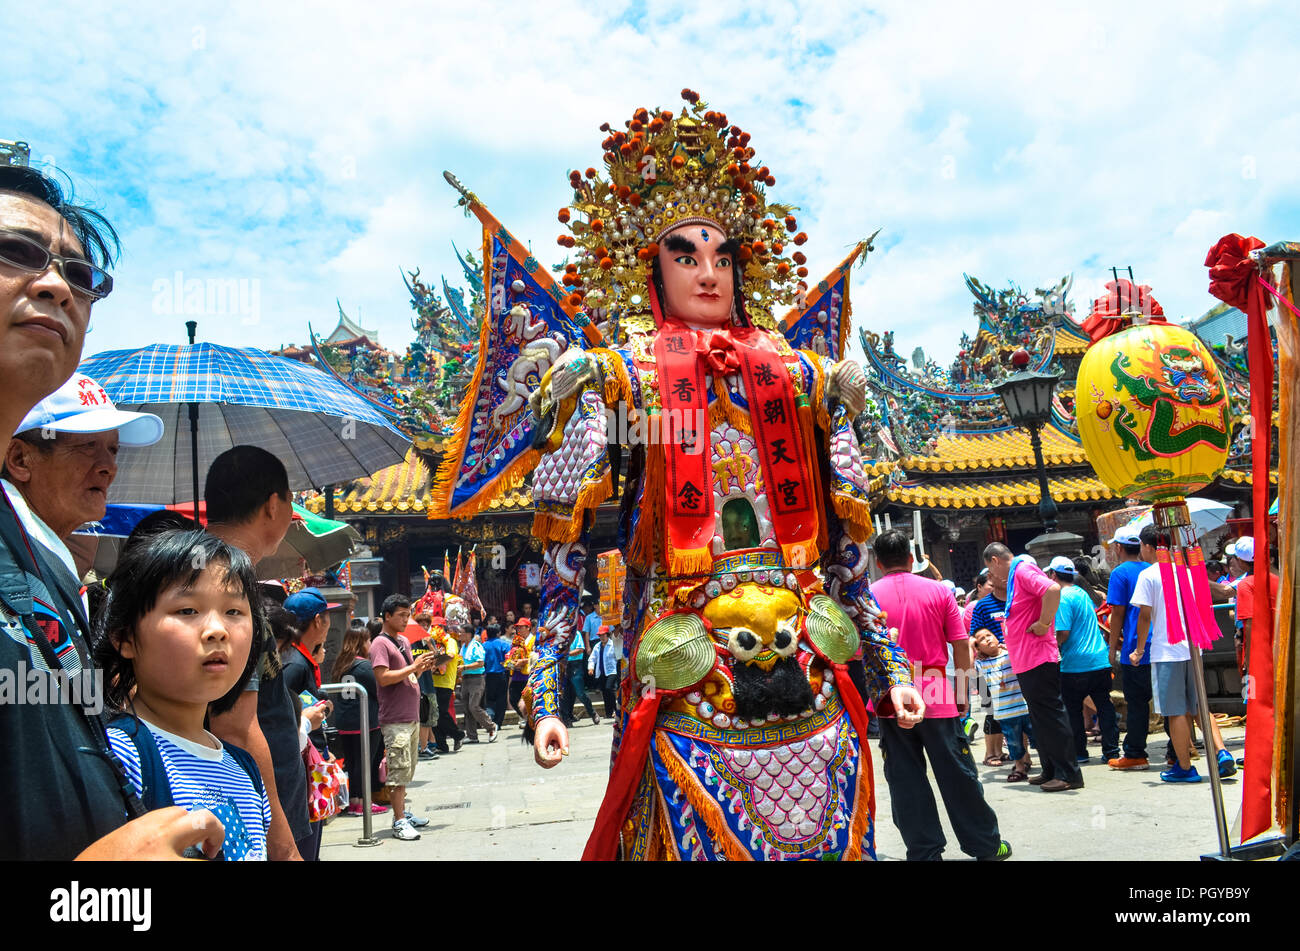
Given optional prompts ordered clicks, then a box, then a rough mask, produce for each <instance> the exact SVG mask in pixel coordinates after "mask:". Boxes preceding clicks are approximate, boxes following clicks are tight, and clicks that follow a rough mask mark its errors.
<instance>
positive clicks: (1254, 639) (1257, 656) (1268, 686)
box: [1205, 234, 1274, 842]
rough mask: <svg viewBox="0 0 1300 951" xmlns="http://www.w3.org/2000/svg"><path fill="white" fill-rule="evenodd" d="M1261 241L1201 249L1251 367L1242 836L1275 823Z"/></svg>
mask: <svg viewBox="0 0 1300 951" xmlns="http://www.w3.org/2000/svg"><path fill="white" fill-rule="evenodd" d="M1262 247H1264V242H1263V241H1260V240H1259V239H1258V238H1254V237H1251V238H1243V237H1242V236H1241V235H1239V234H1229V235H1224V236H1223V237H1222V238H1220V239H1219V240H1218V242H1217V243H1216V244H1215V245H1214V247H1213V248H1211V249H1210V253H1209V254H1208V255H1206V258H1205V266H1206V267H1208V268H1209V269H1210V293H1211V294H1213V295H1214V296H1215V297H1217V298H1219V300H1221V301H1224V302H1225V303H1227V304H1230V305H1232V306H1233V307H1236V308H1237V309H1238V310H1242V311H1245V313H1246V359H1247V364H1248V366H1249V368H1250V413H1251V416H1252V417H1254V421H1255V433H1254V439H1253V440H1252V443H1251V450H1252V458H1251V512H1252V515H1253V519H1254V521H1253V525H1252V529H1253V534H1254V536H1255V566H1256V571H1257V572H1258V573H1259V575H1260V576H1261V577H1262V578H1263V579H1264V583H1263V584H1256V585H1255V605H1254V618H1253V620H1252V623H1251V632H1250V640H1251V647H1250V688H1251V689H1250V692H1249V693H1248V694H1247V699H1246V721H1247V722H1248V723H1249V727H1248V728H1247V730H1246V770H1245V778H1244V779H1243V780H1242V791H1241V839H1242V841H1243V842H1244V841H1246V840H1247V839H1250V838H1253V837H1254V836H1257V835H1259V834H1260V833H1262V832H1265V831H1267V830H1268V828H1269V826H1271V825H1272V823H1273V818H1272V814H1273V809H1272V774H1273V719H1274V706H1273V617H1272V605H1271V604H1270V602H1269V597H1268V592H1269V584H1268V573H1269V562H1270V558H1269V547H1268V495H1269V481H1268V477H1269V471H1268V470H1269V456H1270V454H1271V451H1272V441H1273V440H1272V436H1273V425H1272V420H1273V346H1272V341H1271V338H1270V337H1269V332H1268V320H1267V318H1266V317H1265V310H1266V308H1267V305H1266V301H1265V297H1264V287H1263V285H1262V284H1261V283H1260V281H1259V280H1258V279H1257V278H1258V276H1259V267H1258V265H1257V264H1256V263H1255V262H1254V261H1252V260H1251V259H1250V252H1251V251H1254V250H1256V249H1258V248H1262Z"/></svg>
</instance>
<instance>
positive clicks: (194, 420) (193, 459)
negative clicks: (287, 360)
mask: <svg viewBox="0 0 1300 951" xmlns="http://www.w3.org/2000/svg"><path fill="white" fill-rule="evenodd" d="M198 329H199V322H198V321H197V320H187V321H185V330H186V332H187V333H188V334H189V337H190V345H191V346H193V345H194V335H195V333H196V332H197V331H198ZM190 469H191V470H192V471H191V475H192V476H193V483H194V484H193V488H194V522H195V524H197V525H202V524H203V523H202V522H200V521H199V404H198V403H191V404H190Z"/></svg>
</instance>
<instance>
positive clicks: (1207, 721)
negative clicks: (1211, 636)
mask: <svg viewBox="0 0 1300 951" xmlns="http://www.w3.org/2000/svg"><path fill="white" fill-rule="evenodd" d="M1187 646H1188V647H1189V648H1190V649H1191V652H1192V673H1193V674H1194V675H1195V677H1196V703H1197V706H1198V708H1199V709H1200V717H1201V736H1202V737H1204V738H1205V764H1206V770H1207V771H1208V772H1209V774H1210V795H1211V797H1212V798H1213V799H1214V826H1215V831H1216V832H1218V833H1219V854H1220V855H1221V856H1223V858H1225V859H1227V858H1231V857H1232V844H1231V842H1230V841H1229V839H1228V816H1227V813H1226V812H1225V811H1224V808H1223V787H1222V785H1221V784H1220V783H1219V763H1218V757H1217V752H1214V727H1213V725H1212V723H1211V717H1210V701H1209V699H1208V698H1207V696H1206V693H1205V670H1204V669H1203V668H1202V666H1201V649H1200V648H1199V647H1197V646H1196V644H1195V643H1193V641H1192V639H1191V636H1190V635H1189V636H1188V638H1187ZM1175 752H1177V751H1175Z"/></svg>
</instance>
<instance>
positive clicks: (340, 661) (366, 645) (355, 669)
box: [333, 621, 388, 816]
mask: <svg viewBox="0 0 1300 951" xmlns="http://www.w3.org/2000/svg"><path fill="white" fill-rule="evenodd" d="M370 624H371V625H374V626H375V627H376V628H380V627H382V626H383V622H382V621H371V622H370ZM375 633H376V631H371V630H370V629H369V627H368V626H367V625H366V624H365V623H364V622H362V621H353V622H352V624H351V626H349V627H348V630H347V633H346V634H344V635H343V644H342V646H341V647H340V648H339V656H338V658H337V659H336V660H335V661H334V671H333V680H334V682H335V683H346V682H348V681H356V683H357V684H359V685H360V686H361V687H364V688H365V691H366V698H367V703H366V708H367V709H366V713H367V716H368V718H369V721H368V723H367V726H368V727H369V730H370V792H371V795H372V796H373V795H374V794H375V793H376V792H377V791H379V790H380V789H381V788H383V783H382V782H380V780H379V763H380V761H381V760H382V759H383V758H384V737H383V734H382V733H380V732H379V684H378V683H376V682H375V669H374V668H373V667H371V666H370V661H369V660H368V658H369V656H370V638H371V637H372V636H373V635H374V634H375ZM333 720H334V722H335V724H337V726H338V731H339V738H338V743H337V749H336V754H337V755H338V756H339V757H340V758H341V759H342V760H343V768H344V769H345V770H347V773H348V795H349V798H350V800H351V801H350V803H349V805H348V813H349V814H350V815H355V816H359V815H361V809H362V803H361V794H362V774H361V770H360V769H359V768H358V766H357V764H359V763H361V692H360V691H356V692H355V693H354V694H353V695H352V696H350V697H349V696H348V693H347V692H346V691H345V692H344V693H342V694H341V695H339V698H338V701H337V702H336V703H335V704H334V715H333ZM370 811H371V812H372V813H382V812H387V811H388V807H387V806H381V805H379V804H377V803H373V802H372V803H371V804H370Z"/></svg>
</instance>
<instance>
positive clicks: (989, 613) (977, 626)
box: [967, 592, 1007, 643]
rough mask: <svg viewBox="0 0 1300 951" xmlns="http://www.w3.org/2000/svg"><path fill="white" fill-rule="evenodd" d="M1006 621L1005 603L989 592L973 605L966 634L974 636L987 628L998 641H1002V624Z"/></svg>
mask: <svg viewBox="0 0 1300 951" xmlns="http://www.w3.org/2000/svg"><path fill="white" fill-rule="evenodd" d="M1006 619H1007V603H1006V602H1005V601H1003V600H1002V599H1001V598H999V597H998V596H997V595H996V594H993V593H992V592H989V593H988V594H986V595H984V597H982V598H980V599H979V601H977V602H976V603H975V610H974V611H972V612H971V616H970V630H969V631H967V633H968V634H974V633H975V632H976V631H978V630H982V629H983V628H988V629H989V630H990V631H992V632H993V633H994V634H995V635H996V636H997V639H998V642H999V643H1001V641H1002V622H1003V621H1005V620H1006Z"/></svg>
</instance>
